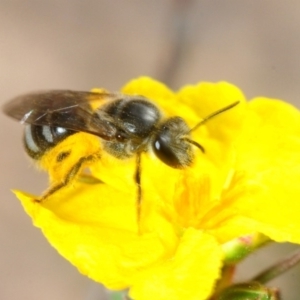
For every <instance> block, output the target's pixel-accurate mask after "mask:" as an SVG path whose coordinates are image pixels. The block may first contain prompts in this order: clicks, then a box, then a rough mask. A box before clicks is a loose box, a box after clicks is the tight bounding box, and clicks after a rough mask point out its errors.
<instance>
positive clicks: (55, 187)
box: [35, 155, 101, 202]
mask: <svg viewBox="0 0 300 300" xmlns="http://www.w3.org/2000/svg"><path fill="white" fill-rule="evenodd" d="M94 159H95V155H88V156H83V157H81V158H80V159H79V160H78V162H77V163H76V164H75V165H74V166H73V167H72V168H71V169H70V170H69V172H68V173H67V174H66V176H65V177H64V179H63V181H62V182H60V183H56V184H54V185H52V186H50V188H49V189H48V190H46V192H45V193H44V194H43V195H42V196H41V197H40V198H38V199H35V202H43V201H45V200H47V198H48V197H49V196H51V195H53V194H54V193H56V192H57V191H59V190H60V189H62V188H64V187H65V186H67V185H68V184H69V183H70V182H72V181H73V180H74V179H75V177H76V176H78V179H79V181H80V182H85V183H93V184H95V183H96V181H97V183H100V182H101V181H100V180H99V179H97V178H95V177H92V176H91V175H88V174H86V175H85V174H80V175H78V172H79V171H80V170H81V169H82V166H83V165H84V164H85V163H86V162H89V161H92V160H94ZM88 178H89V179H88Z"/></svg>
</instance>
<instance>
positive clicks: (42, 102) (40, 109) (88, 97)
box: [3, 90, 120, 140]
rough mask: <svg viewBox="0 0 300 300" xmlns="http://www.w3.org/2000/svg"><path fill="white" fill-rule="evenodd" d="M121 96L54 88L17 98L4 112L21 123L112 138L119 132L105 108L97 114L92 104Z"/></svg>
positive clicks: (5, 107) (7, 105) (6, 105)
mask: <svg viewBox="0 0 300 300" xmlns="http://www.w3.org/2000/svg"><path fill="white" fill-rule="evenodd" d="M118 98H120V94H112V93H92V92H80V91H67V90H53V91H46V92H36V93H30V94H26V95H22V96H19V97H16V98H14V99H12V100H11V101H9V102H8V103H7V104H5V105H4V107H3V111H4V113H5V114H7V115H8V116H10V117H12V118H14V119H17V120H18V121H20V122H21V123H28V124H34V125H48V126H53V127H64V128H67V129H70V130H74V131H84V132H88V133H92V134H94V135H97V136H100V137H101V138H103V139H108V140H110V139H112V138H113V137H114V136H115V133H116V127H115V125H114V122H113V119H112V118H111V117H110V116H109V115H108V114H107V113H105V112H104V111H101V110H97V113H95V110H94V109H93V108H92V107H91V104H93V106H94V105H97V102H99V105H101V103H103V102H105V101H112V100H115V99H118ZM92 102H93V103H92ZM94 102H95V103H94Z"/></svg>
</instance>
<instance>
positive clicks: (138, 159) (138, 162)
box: [135, 153, 142, 225]
mask: <svg viewBox="0 0 300 300" xmlns="http://www.w3.org/2000/svg"><path fill="white" fill-rule="evenodd" d="M135 182H136V185H137V221H138V225H139V223H140V217H141V204H142V187H141V153H137V155H136V169H135Z"/></svg>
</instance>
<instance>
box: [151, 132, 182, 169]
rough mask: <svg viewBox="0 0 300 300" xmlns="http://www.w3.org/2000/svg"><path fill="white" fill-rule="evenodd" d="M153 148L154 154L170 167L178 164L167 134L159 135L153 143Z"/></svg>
mask: <svg viewBox="0 0 300 300" xmlns="http://www.w3.org/2000/svg"><path fill="white" fill-rule="evenodd" d="M153 149H154V152H155V154H156V156H157V157H158V158H159V159H160V160H161V161H163V162H164V163H165V164H167V165H169V166H170V167H175V168H176V167H177V166H179V165H180V162H179V160H178V157H177V156H176V153H174V151H173V149H172V148H171V147H170V139H169V138H168V136H159V137H158V138H157V139H156V140H155V141H154V143H153Z"/></svg>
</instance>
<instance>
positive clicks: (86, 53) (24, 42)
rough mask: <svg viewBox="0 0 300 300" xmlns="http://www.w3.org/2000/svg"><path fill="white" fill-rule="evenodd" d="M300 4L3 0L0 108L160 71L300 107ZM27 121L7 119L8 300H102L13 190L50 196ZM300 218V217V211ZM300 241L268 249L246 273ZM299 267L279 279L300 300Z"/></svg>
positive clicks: (4, 262)
mask: <svg viewBox="0 0 300 300" xmlns="http://www.w3.org/2000/svg"><path fill="white" fill-rule="evenodd" d="M299 53H300V2H299V1H296V0H291V1H281V0H272V1H261V0H243V1H240V0H228V1H224V0H210V1H200V0H199V1H190V0H182V1H171V0H165V1H161V0H151V1H137V0H131V1H112V0H85V1H79V0H51V1H50V0H44V1H40V0H26V1H24V0H7V1H6V0H0V87H1V88H0V104H3V103H5V102H6V101H7V100H8V99H10V98H12V97H14V96H16V95H19V94H22V93H25V92H28V91H32V90H41V89H54V88H56V89H57V88H58V89H74V90H89V89H91V88H93V87H105V88H107V89H109V90H112V91H116V90H118V89H119V88H120V87H121V86H122V85H123V84H124V83H126V82H127V81H128V80H130V79H132V78H134V77H137V76H140V75H150V76H152V77H155V78H157V79H160V80H163V81H165V82H167V83H168V84H169V85H170V86H171V87H172V88H174V89H178V88H179V87H180V86H182V85H184V84H186V83H197V82H199V81H203V80H205V81H219V80H226V81H229V82H232V83H234V84H236V85H237V86H239V87H240V88H241V89H242V90H243V91H244V93H245V94H246V96H247V97H248V98H249V99H250V98H251V97H253V96H269V97H275V98H281V99H284V100H286V101H289V102H291V103H293V104H295V105H296V106H298V107H300V97H299V94H300V59H299ZM21 136H22V126H21V125H20V124H18V123H17V122H15V121H13V120H10V119H8V118H7V117H5V116H4V115H1V116H0V144H1V148H0V151H1V155H0V170H1V172H0V192H1V197H0V201H1V203H0V299H1V300H15V299H24V300H26V299H30V300H37V299H39V300H40V299H43V300H53V299H55V300H79V299H84V300H96V299H97V300H102V299H105V292H104V291H103V290H102V289H101V287H100V286H99V285H98V284H95V283H93V282H91V281H89V280H88V279H87V278H85V277H83V276H81V275H80V274H79V273H78V272H77V270H76V269H75V268H74V267H72V266H71V265H70V264H69V263H67V262H66V261H65V260H64V259H62V258H61V257H60V256H59V255H58V254H57V253H56V251H55V250H54V249H52V248H51V247H50V246H49V245H48V243H47V241H46V240H45V239H44V237H43V236H42V234H41V233H40V231H39V230H38V229H36V228H34V227H33V226H32V224H31V221H30V219H29V218H28V217H27V215H26V214H25V213H24V212H23V209H22V207H21V205H20V204H19V202H18V200H16V199H15V197H14V196H13V195H12V193H11V192H10V189H11V188H18V189H23V190H26V191H30V192H32V193H37V194H39V193H41V191H43V190H44V189H45V187H46V183H47V179H46V176H44V175H43V176H42V175H41V173H38V172H37V171H36V170H35V169H34V167H33V165H32V163H31V162H30V161H29V159H27V158H26V156H25V154H24V152H23V149H22V142H21ZM299 214H300V212H299ZM294 248H295V246H291V245H279V246H269V247H267V248H265V249H263V250H261V251H260V252H259V253H258V254H255V255H253V256H251V257H250V258H249V259H247V260H246V261H245V262H244V263H243V267H242V269H241V270H240V273H239V274H240V276H239V279H240V280H246V279H248V278H250V277H251V276H252V275H254V274H256V272H257V271H258V270H262V269H264V267H266V266H268V265H270V264H272V263H274V262H276V260H277V259H279V258H280V257H282V256H283V255H284V254H285V253H287V252H289V251H290V250H292V249H294ZM299 271H300V268H297V267H296V268H294V269H293V270H291V271H289V272H288V273H287V274H285V275H283V276H282V277H280V278H278V279H276V280H273V281H272V282H270V285H271V286H277V287H279V288H281V290H282V294H283V299H284V300H296V299H299V296H298V294H299V292H300V285H299V279H300V274H299Z"/></svg>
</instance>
